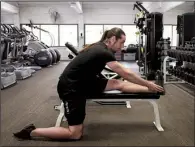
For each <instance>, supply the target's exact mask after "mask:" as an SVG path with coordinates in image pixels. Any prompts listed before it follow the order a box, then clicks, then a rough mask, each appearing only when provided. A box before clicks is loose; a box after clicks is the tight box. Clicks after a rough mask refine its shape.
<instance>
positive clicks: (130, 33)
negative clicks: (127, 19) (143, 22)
mask: <svg viewBox="0 0 195 147" xmlns="http://www.w3.org/2000/svg"><path fill="white" fill-rule="evenodd" d="M122 29H123V31H124V32H125V34H126V41H125V46H128V45H129V44H138V42H139V36H137V35H136V32H137V31H138V30H137V28H136V26H135V25H123V28H122Z"/></svg>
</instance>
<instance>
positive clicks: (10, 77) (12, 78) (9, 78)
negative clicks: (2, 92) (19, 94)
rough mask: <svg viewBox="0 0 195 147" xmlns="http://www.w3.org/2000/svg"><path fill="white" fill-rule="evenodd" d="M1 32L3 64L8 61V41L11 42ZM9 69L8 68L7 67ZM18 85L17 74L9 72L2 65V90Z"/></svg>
mask: <svg viewBox="0 0 195 147" xmlns="http://www.w3.org/2000/svg"><path fill="white" fill-rule="evenodd" d="M2 35H3V34H2V32H1V63H2V62H3V61H4V60H7V58H8V53H9V51H8V50H6V49H7V47H6V45H7V44H6V41H10V40H9V39H8V38H6V39H5V38H3V36H2ZM5 67H8V66H5ZM16 83H17V79H16V73H15V72H14V71H8V70H6V68H4V67H3V66H2V64H1V89H4V88H7V87H10V86H12V85H14V84H16Z"/></svg>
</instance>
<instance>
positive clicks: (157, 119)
mask: <svg viewBox="0 0 195 147" xmlns="http://www.w3.org/2000/svg"><path fill="white" fill-rule="evenodd" d="M114 100H115V101H116V100H117V101H123V102H124V101H125V102H126V104H127V108H131V105H130V101H142V102H143V101H147V102H150V104H152V106H153V110H154V122H153V123H154V125H155V126H156V128H157V130H158V131H164V129H163V128H162V126H161V122H160V114H159V108H158V104H157V102H156V101H157V100H155V99H92V101H105V102H109V101H114ZM54 109H55V110H59V111H60V113H59V115H58V117H57V120H56V124H55V126H56V127H59V126H60V125H61V122H62V121H66V118H65V116H64V104H63V102H62V103H61V105H59V106H54Z"/></svg>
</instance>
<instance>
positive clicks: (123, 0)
mask: <svg viewBox="0 0 195 147" xmlns="http://www.w3.org/2000/svg"><path fill="white" fill-rule="evenodd" d="M2 1H5V2H53V1H54V0H17V1H13V0H2ZM76 1H77V0H55V2H76ZM79 1H80V2H136V0H106V1H105V0H79ZM139 1H140V2H148V1H149V2H174V0H172V1H170V0H139ZM182 1H192V2H193V1H194V0H182Z"/></svg>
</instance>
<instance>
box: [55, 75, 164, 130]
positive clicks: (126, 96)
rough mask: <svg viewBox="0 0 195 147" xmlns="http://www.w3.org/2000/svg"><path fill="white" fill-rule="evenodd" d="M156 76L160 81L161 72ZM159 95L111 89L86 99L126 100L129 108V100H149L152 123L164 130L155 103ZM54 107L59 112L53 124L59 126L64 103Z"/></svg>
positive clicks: (62, 116)
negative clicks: (151, 109) (151, 110)
mask: <svg viewBox="0 0 195 147" xmlns="http://www.w3.org/2000/svg"><path fill="white" fill-rule="evenodd" d="M156 77H158V78H160V79H157V81H156V82H158V81H161V79H162V75H161V74H159V73H157V75H156ZM161 83H162V82H161ZM161 86H163V85H161ZM164 94H165V93H164ZM161 95H163V93H123V92H121V91H117V90H113V91H107V92H103V93H102V94H100V95H94V96H91V97H88V98H87V100H88V101H95V102H97V101H101V102H102V101H103V102H110V101H126V102H128V103H127V108H131V105H130V101H141V102H144V101H147V102H150V103H151V104H152V106H153V109H154V117H155V120H154V125H155V126H156V128H157V130H158V131H164V129H163V128H162V126H161V122H160V114H159V109H158V103H157V100H159V99H160V96H161ZM54 109H55V110H59V112H60V113H59V115H58V117H57V120H56V124H55V126H56V127H59V126H60V125H61V122H62V121H66V117H65V116H64V103H63V102H62V103H61V104H60V105H56V106H54Z"/></svg>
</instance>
